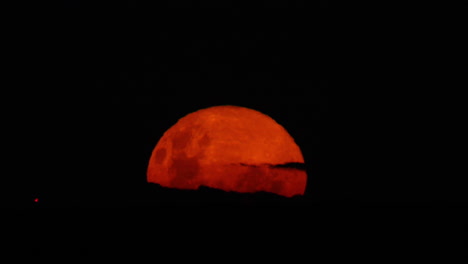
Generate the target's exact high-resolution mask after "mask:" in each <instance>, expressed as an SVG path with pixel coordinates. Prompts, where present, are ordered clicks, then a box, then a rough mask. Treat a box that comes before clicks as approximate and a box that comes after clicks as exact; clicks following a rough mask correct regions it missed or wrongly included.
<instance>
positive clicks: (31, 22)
mask: <svg viewBox="0 0 468 264" xmlns="http://www.w3.org/2000/svg"><path fill="white" fill-rule="evenodd" d="M149 2H153V3H149ZM252 2H254V1H251V2H249V3H248V4H245V5H244V4H241V3H237V2H236V1H146V2H145V1H82V0H66V1H63V2H62V3H61V5H60V7H59V8H57V7H51V8H48V7H47V8H46V7H42V8H40V9H37V10H36V11H34V12H32V14H28V15H26V14H23V15H22V16H18V17H15V19H13V20H10V21H9V23H10V24H8V25H7V31H11V33H12V36H11V37H8V38H5V40H4V42H5V43H6V44H7V45H5V46H4V51H5V54H6V56H5V57H6V58H7V59H8V60H7V61H6V63H7V64H8V67H7V69H6V71H5V72H4V74H5V76H6V77H7V78H11V79H13V81H12V82H7V81H5V82H4V84H7V85H6V87H9V88H8V90H9V91H12V92H11V93H8V95H7V94H6V93H5V96H2V98H1V99H2V103H3V104H2V105H3V106H4V107H6V109H5V110H4V111H3V122H4V123H3V124H4V125H3V127H2V130H3V133H2V134H3V141H4V143H5V144H4V145H3V146H4V150H6V153H7V156H8V157H9V159H8V160H7V162H4V164H3V168H4V170H3V171H2V175H1V185H0V192H1V197H0V198H1V199H0V207H2V208H14V211H15V213H12V211H6V210H5V211H3V212H5V214H2V219H3V220H8V219H10V218H9V217H3V216H11V215H15V217H13V218H12V219H13V220H12V221H11V222H8V221H7V222H2V225H3V226H4V227H5V230H9V231H14V232H13V233H12V236H11V237H10V236H6V237H5V236H3V235H4V234H3V233H2V237H5V239H6V240H5V241H7V243H6V245H8V246H9V248H12V249H15V250H17V251H11V252H16V253H17V254H16V253H15V257H17V256H23V255H24V256H26V255H29V254H33V255H34V256H43V255H44V256H58V255H59V254H64V255H65V256H67V257H69V258H73V259H75V257H83V260H88V259H89V257H91V256H94V255H101V256H104V257H106V258H107V259H108V258H109V257H111V258H112V257H117V258H120V256H122V255H125V254H127V253H128V255H129V256H132V257H136V256H142V255H144V254H145V253H146V254H148V256H149V257H150V258H153V259H154V260H156V259H157V258H163V257H164V258H166V257H168V258H169V259H171V260H174V258H176V259H177V260H180V258H183V257H187V258H188V259H189V260H190V261H195V259H196V256H198V257H201V258H202V261H209V260H210V257H213V259H214V260H215V261H216V262H217V263H219V262H220V260H221V261H223V262H224V261H227V260H234V261H236V260H237V261H243V262H245V261H249V260H252V261H262V262H265V261H272V260H274V261H281V260H283V261H284V262H288V263H290V262H304V261H312V260H316V259H318V258H319V257H325V258H326V259H327V260H329V259H334V258H344V259H345V260H346V261H350V260H351V259H353V257H357V258H356V260H358V261H360V260H362V257H363V256H371V255H372V254H371V252H374V253H377V254H378V259H379V260H380V259H382V258H385V259H387V257H391V256H397V258H398V261H401V256H406V255H407V254H408V253H410V254H411V253H412V255H414V256H416V257H417V258H418V260H419V258H420V257H421V256H423V255H427V254H428V252H431V254H435V253H433V252H439V251H437V250H428V246H434V245H437V247H438V246H439V244H440V243H441V242H442V243H444V244H446V245H450V249H451V250H458V249H460V248H461V245H462V243H465V244H466V236H465V237H463V234H466V224H465V223H466V221H464V220H463V219H464V218H463V216H464V215H463V212H462V209H463V207H464V206H466V203H465V202H466V196H465V193H466V190H465V189H466V188H464V187H465V186H466V185H463V184H460V183H459V180H458V179H457V177H458V176H454V175H460V173H458V174H452V173H451V172H450V173H449V170H448V169H447V167H444V166H442V165H441V163H440V162H439V161H440V160H441V158H442V156H444V153H442V152H438V151H437V150H436V143H433V142H434V141H433V138H437V137H439V136H437V135H436V136H430V135H429V134H428V133H427V131H433V130H435V128H436V127H438V128H440V127H441V125H440V124H441V122H440V121H441V119H444V118H440V117H438V116H440V114H438V112H437V111H438V110H434V111H432V112H431V111H430V110H429V109H430V106H427V107H426V106H425V105H423V106H420V105H418V104H417V103H418V102H420V101H423V100H422V99H421V93H417V95H414V96H413V94H411V92H409V91H410V89H409V88H411V87H418V84H421V83H422V82H421V80H425V79H427V80H429V81H427V82H429V83H432V81H430V79H429V77H428V75H429V72H428V71H426V69H427V68H430V67H431V66H430V65H431V64H430V62H431V61H433V60H434V56H435V55H434V56H433V57H430V58H428V57H427V54H432V53H428V52H426V51H427V50H425V49H426V48H425V47H426V46H424V45H422V44H424V43H427V42H425V41H421V42H420V41H418V38H419V36H418V35H416V34H415V33H414V32H422V31H421V29H420V28H418V30H416V31H415V30H413V29H412V28H411V27H410V25H411V24H408V23H405V24H404V26H402V27H398V25H397V23H394V22H392V21H393V20H391V19H390V20H388V21H390V22H391V23H390V22H389V23H377V22H376V21H377V20H378V18H379V17H381V15H380V14H376V16H375V17H376V18H373V19H370V20H366V19H364V16H359V15H355V13H352V12H351V13H349V14H348V16H349V17H348V16H347V17H346V19H345V18H344V17H341V15H338V13H337V12H336V11H335V6H334V4H331V3H330V2H329V1H325V0H321V1H300V0H299V1H259V2H256V3H252ZM41 4H42V3H40V4H38V5H41ZM350 5H353V4H350ZM385 8H387V7H385ZM385 8H383V9H382V10H385ZM23 17H24V18H23ZM388 17H390V18H393V16H388ZM339 18H340V19H339ZM374 19H377V20H374ZM358 20H362V21H363V23H360V22H358ZM356 22H357V23H356ZM363 25H366V26H365V27H363ZM394 28H396V30H393V31H392V29H394ZM363 29H366V30H363ZM392 32H393V33H392ZM382 33H384V34H382ZM389 36H390V37H389ZM421 43H422V44H421ZM427 49H429V48H427ZM431 52H432V50H431ZM431 56H432V55H431ZM415 69H419V70H415ZM433 76H435V75H433ZM424 87H428V85H425V86H424ZM10 88H11V89H10ZM362 88H365V89H362ZM227 104H229V105H237V106H244V107H248V108H251V109H254V110H257V111H260V112H262V113H264V114H267V115H269V116H270V117H272V118H273V119H274V120H276V121H277V122H278V123H279V124H281V125H282V126H283V127H284V128H286V130H287V131H288V132H289V133H290V134H291V136H292V137H293V138H294V139H295V141H296V143H297V144H298V145H299V147H300V148H301V150H302V153H303V156H304V159H305V167H306V170H307V174H308V182H307V188H306V193H305V195H304V196H303V197H294V198H291V199H287V198H281V197H278V196H276V195H272V194H267V193H260V194H256V195H251V194H245V195H239V194H233V193H225V192H222V191H219V190H213V189H210V188H202V189H200V190H199V191H177V190H168V189H165V188H162V187H161V186H157V185H154V184H148V183H147V182H146V170H147V166H148V161H149V158H150V155H151V152H152V150H153V148H154V147H155V145H156V143H157V142H158V140H159V138H160V137H161V136H162V135H163V133H164V132H165V131H166V130H167V129H169V128H170V127H171V126H172V125H174V124H175V123H176V122H177V120H178V119H180V118H182V117H184V116H185V115H187V114H188V113H191V112H194V111H197V110H199V109H202V108H206V107H210V106H216V105H227ZM426 104H431V106H433V105H432V101H430V102H427V103H426ZM423 124H424V125H423ZM425 124H428V125H425ZM422 152H423V153H422ZM427 156H432V159H429V158H426V157H427ZM434 157H435V160H436V161H433V160H434ZM10 160H11V162H10ZM35 199H38V200H37V201H38V202H34V200H35ZM205 205H206V206H205ZM57 208H59V209H57ZM116 208H117V210H115V209H116ZM3 220H2V221H3ZM17 226H18V228H16V227H17ZM49 226H51V227H49ZM7 233H8V232H7ZM239 241H240V242H239ZM9 248H7V250H5V251H4V252H9V251H10V250H9ZM261 248H266V250H265V249H261ZM439 249H440V248H439ZM171 250H175V251H176V253H175V254H172V253H168V252H172V251H171ZM213 252H216V253H220V254H221V255H222V256H223V258H221V259H220V258H215V257H214V256H213V254H211V253H213ZM140 253H142V254H140ZM322 254H323V255H322ZM252 255H253V256H254V258H251V257H250V256H252ZM319 255H320V256H319ZM398 256H399V257H398ZM431 256H432V255H431ZM445 256H446V255H444V257H445ZM236 257H237V258H238V259H236ZM255 258H256V259H255ZM431 258H432V257H431ZM373 260H376V259H373Z"/></svg>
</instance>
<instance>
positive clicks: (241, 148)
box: [147, 105, 307, 197]
mask: <svg viewBox="0 0 468 264" xmlns="http://www.w3.org/2000/svg"><path fill="white" fill-rule="evenodd" d="M303 163H304V158H303V156H302V153H301V150H300V148H299V146H298V145H297V144H296V143H295V141H294V139H293V138H292V137H291V136H290V135H289V133H288V132H287V131H286V130H285V129H284V128H283V127H282V126H281V125H279V124H278V123H277V122H275V121H274V120H273V119H272V118H270V117H269V116H267V115H265V114H262V113H260V112H258V111H255V110H252V109H249V108H245V107H239V106H229V105H227V106H214V107H210V108H206V109H201V110H198V111H196V112H193V113H190V114H188V115H186V116H185V117H183V118H181V119H179V120H178V122H177V123H176V124H175V125H173V126H172V127H171V128H169V129H168V130H167V131H166V132H165V133H164V135H163V136H162V137H161V139H160V140H159V142H158V143H157V145H156V147H155V148H154V150H153V152H152V155H151V157H150V160H149V165H148V171H147V181H148V182H152V183H157V184H160V185H161V186H165V187H169V188H178V189H198V187H200V186H201V185H203V186H207V187H211V188H217V189H222V190H224V191H235V192H242V193H252V192H259V191H264V192H271V193H275V194H279V195H282V196H286V197H291V196H294V195H303V194H304V192H305V188H306V182H307V174H306V172H305V170H304V169H302V168H297V167H294V166H289V164H296V165H297V164H303Z"/></svg>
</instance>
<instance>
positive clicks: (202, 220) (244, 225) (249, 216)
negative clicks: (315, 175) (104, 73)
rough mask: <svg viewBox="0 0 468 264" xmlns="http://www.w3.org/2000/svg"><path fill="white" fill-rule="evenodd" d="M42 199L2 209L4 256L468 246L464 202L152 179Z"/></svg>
mask: <svg viewBox="0 0 468 264" xmlns="http://www.w3.org/2000/svg"><path fill="white" fill-rule="evenodd" d="M66 198H68V199H66ZM39 199H40V200H38V201H37V202H34V200H29V201H26V200H24V201H23V203H16V204H10V206H7V207H8V208H4V209H2V213H1V216H2V219H3V220H4V221H3V222H2V223H3V235H2V239H3V240H4V241H5V243H4V244H5V245H7V247H6V248H5V247H4V248H3V249H2V251H3V252H4V253H7V254H13V255H14V256H15V257H16V258H17V259H18V258H23V257H25V258H26V257H30V256H33V257H37V258H40V259H46V260H50V259H60V260H62V261H65V262H67V261H70V260H85V261H90V260H98V259H100V260H103V261H114V260H121V258H123V257H126V258H128V260H129V261H132V262H134V261H138V260H140V259H142V260H144V261H150V262H162V261H163V259H166V260H171V261H203V262H206V261H208V262H217V263H218V262H227V261H235V262H252V261H256V262H271V261H274V262H287V263H304V262H311V261H314V260H316V259H320V260H324V259H328V260H333V261H340V260H341V261H343V260H349V261H351V260H364V259H368V260H384V259H385V260H387V259H388V260H390V259H392V260H401V259H402V258H412V259H415V260H416V259H421V258H428V257H429V258H433V257H434V258H435V257H441V258H442V259H446V258H447V257H455V256H457V254H459V252H461V250H462V249H463V247H464V245H465V244H466V225H465V221H464V220H465V216H466V215H465V210H466V208H465V207H463V206H462V205H461V204H458V205H457V204H454V203H451V204H444V203H429V202H427V203H401V202H400V203H369V202H368V203H359V202H343V201H341V202H339V201H314V200H312V199H310V198H308V197H306V196H297V197H292V198H284V197H281V196H277V195H274V194H270V193H255V194H240V193H231V192H224V191H221V190H215V189H210V188H207V187H201V188H200V189H199V190H174V189H168V188H164V187H161V186H159V185H156V184H147V185H146V186H145V188H142V189H139V190H138V192H137V191H135V192H132V191H128V192H127V193H122V192H120V193H118V192H117V191H114V192H111V191H107V192H106V195H104V194H103V192H101V193H100V194H99V192H94V193H93V192H92V191H89V192H88V193H87V195H82V196H81V197H71V195H70V196H68V197H66V196H63V197H62V199H59V197H58V194H57V195H55V196H54V195H49V196H47V195H43V196H42V197H40V198H39ZM13 205H15V206H13ZM446 250H448V251H446ZM445 252H449V253H448V254H449V255H446V254H447V253H445Z"/></svg>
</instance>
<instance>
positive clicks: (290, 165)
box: [239, 162, 306, 170]
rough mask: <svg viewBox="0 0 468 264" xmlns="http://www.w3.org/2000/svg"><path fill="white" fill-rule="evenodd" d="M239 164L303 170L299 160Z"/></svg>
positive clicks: (302, 164) (303, 166)
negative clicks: (279, 162)
mask: <svg viewBox="0 0 468 264" xmlns="http://www.w3.org/2000/svg"><path fill="white" fill-rule="evenodd" d="M239 165H241V166H248V167H260V166H268V167H272V168H290V169H297V170H305V169H306V167H305V164H304V163H301V162H288V163H284V164H269V163H263V164H259V165H256V164H246V163H239Z"/></svg>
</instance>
